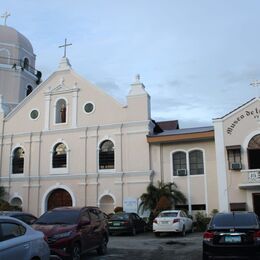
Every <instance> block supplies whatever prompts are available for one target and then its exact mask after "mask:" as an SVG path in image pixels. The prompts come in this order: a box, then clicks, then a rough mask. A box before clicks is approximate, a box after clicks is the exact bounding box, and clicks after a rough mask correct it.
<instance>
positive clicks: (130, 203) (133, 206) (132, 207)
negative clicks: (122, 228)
mask: <svg viewBox="0 0 260 260" xmlns="http://www.w3.org/2000/svg"><path fill="white" fill-rule="evenodd" d="M137 207H138V204H137V199H136V198H126V199H124V205H123V210H124V211H125V212H129V213H130V212H134V213H137V210H138V208H137Z"/></svg>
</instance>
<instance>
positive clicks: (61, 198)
mask: <svg viewBox="0 0 260 260" xmlns="http://www.w3.org/2000/svg"><path fill="white" fill-rule="evenodd" d="M66 206H67V207H68V206H72V198H71V196H70V194H69V193H68V192H67V191H66V190H64V189H56V190H54V191H52V192H51V194H50V196H49V198H48V202H47V210H51V209H54V208H57V207H66Z"/></svg>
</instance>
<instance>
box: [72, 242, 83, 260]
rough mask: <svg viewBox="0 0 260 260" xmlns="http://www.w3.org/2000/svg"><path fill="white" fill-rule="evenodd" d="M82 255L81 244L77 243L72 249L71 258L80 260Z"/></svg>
mask: <svg viewBox="0 0 260 260" xmlns="http://www.w3.org/2000/svg"><path fill="white" fill-rule="evenodd" d="M80 255H81V248H80V245H79V243H76V244H74V245H73V247H72V249H71V258H72V260H80Z"/></svg>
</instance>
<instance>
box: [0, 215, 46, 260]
mask: <svg viewBox="0 0 260 260" xmlns="http://www.w3.org/2000/svg"><path fill="white" fill-rule="evenodd" d="M0 258H1V259H18V258H19V259H20V260H33V259H41V260H48V259H49V258H50V249H49V246H48V244H47V243H46V241H45V240H44V234H43V233H42V232H40V231H36V230H34V229H33V228H32V227H30V226H29V225H27V224H26V223H24V222H23V221H21V220H19V219H16V218H12V217H8V216H0Z"/></svg>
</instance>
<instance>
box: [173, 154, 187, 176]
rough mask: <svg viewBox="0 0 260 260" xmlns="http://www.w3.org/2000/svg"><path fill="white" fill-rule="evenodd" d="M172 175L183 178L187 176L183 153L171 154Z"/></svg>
mask: <svg viewBox="0 0 260 260" xmlns="http://www.w3.org/2000/svg"><path fill="white" fill-rule="evenodd" d="M172 163H173V175H174V176H185V175H187V163H186V153H185V152H175V153H173V154H172Z"/></svg>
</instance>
